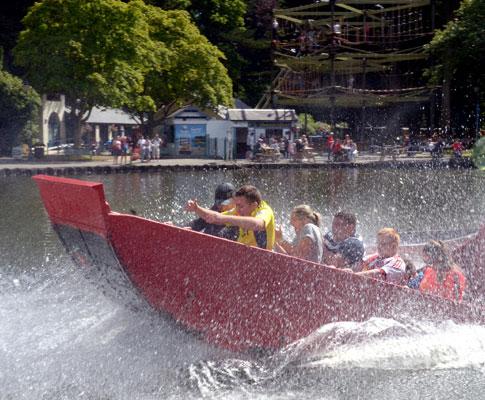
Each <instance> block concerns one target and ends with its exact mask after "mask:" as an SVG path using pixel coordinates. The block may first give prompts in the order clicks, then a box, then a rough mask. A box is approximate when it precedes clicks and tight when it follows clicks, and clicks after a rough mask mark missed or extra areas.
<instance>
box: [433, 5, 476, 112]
mask: <svg viewBox="0 0 485 400" xmlns="http://www.w3.org/2000/svg"><path fill="white" fill-rule="evenodd" d="M483 49H485V0H463V1H462V3H461V6H460V8H459V9H458V11H457V12H456V18H455V19H453V20H451V21H450V22H448V23H447V24H446V25H445V27H444V28H443V29H442V30H437V31H436V32H435V35H434V37H433V40H432V41H431V42H430V44H429V45H428V51H429V53H430V55H431V56H432V57H433V58H434V60H435V61H436V64H435V65H434V66H433V67H432V68H430V69H429V70H428V71H427V75H428V77H429V78H430V81H431V82H432V83H434V84H440V83H441V82H442V81H443V79H450V80H451V82H452V86H453V88H454V95H455V97H461V100H462V101H458V102H459V103H460V108H463V106H464V103H467V102H471V103H475V102H476V101H481V102H482V103H483V99H484V96H483V93H484V92H485V69H484V68H483V65H484V64H485V52H484V50H483ZM474 91H475V93H474ZM482 108H483V107H482Z"/></svg>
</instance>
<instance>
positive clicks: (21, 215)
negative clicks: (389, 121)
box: [0, 169, 485, 400]
mask: <svg viewBox="0 0 485 400" xmlns="http://www.w3.org/2000/svg"><path fill="white" fill-rule="evenodd" d="M81 179H86V180H96V181H101V182H103V183H104V185H105V191H106V197H107V199H108V201H109V202H110V204H111V207H112V209H113V210H115V211H120V212H130V209H134V210H136V212H137V213H138V214H139V215H141V216H144V217H148V218H152V219H157V220H160V221H172V222H173V223H175V224H181V225H183V224H186V223H187V222H188V221H189V220H190V219H191V216H190V215H187V214H186V213H185V212H184V211H183V204H184V202H185V201H186V200H187V199H188V198H190V197H196V198H198V199H199V201H200V202H201V203H202V204H206V205H210V202H211V197H212V191H213V189H214V187H215V186H216V185H217V183H219V182H221V181H224V180H226V181H231V182H233V183H234V184H235V185H236V186H237V185H240V184H243V183H251V184H255V185H256V186H258V187H259V188H260V189H261V191H262V192H263V195H264V197H265V199H267V200H268V202H269V203H270V204H271V205H272V206H273V208H274V210H275V214H276V218H277V220H278V222H279V223H281V224H282V225H283V226H284V228H286V230H287V231H288V232H289V234H291V230H290V229H289V221H288V220H289V213H290V210H291V208H292V207H294V206H295V205H298V204H301V203H307V204H310V205H311V206H313V207H314V208H316V209H317V210H319V211H320V212H321V213H322V214H323V216H324V223H325V225H326V226H327V227H328V226H329V224H330V221H331V215H332V214H333V213H335V212H337V211H339V210H352V211H354V212H355V213H356V214H357V215H358V219H359V232H360V233H361V234H362V236H363V237H364V239H365V241H366V242H367V243H372V242H373V241H374V236H375V233H376V231H377V230H378V229H379V228H381V227H383V226H393V227H396V228H397V229H398V230H399V231H400V232H411V231H420V232H422V231H429V230H432V231H449V230H461V229H464V230H470V229H474V228H477V227H478V225H479V224H480V221H483V220H484V219H485V185H484V183H485V176H484V175H483V173H480V172H478V171H392V170H379V171H371V170H359V169H352V170H350V169H341V170H332V171H319V170H300V169H298V170H264V171H256V170H238V171H210V172H207V171H206V172H204V171H195V172H162V173H146V174H138V173H134V174H126V175H102V176H89V177H86V176H83V177H81ZM0 254H1V255H2V258H1V261H0V399H1V400H3V399H103V400H104V399H198V398H208V399H285V400H286V399H364V398H365V399H409V398H417V399H422V398H426V399H443V398H451V399H482V398H483V393H484V391H485V327H482V326H473V325H456V324H454V323H452V322H450V321H443V322H442V323H440V324H427V323H422V322H420V323H418V322H416V321H409V322H408V323H406V324H403V323H398V322H396V321H393V320H386V319H371V320H369V321H366V322H363V323H353V322H341V323H336V324H330V325H325V326H322V327H321V328H320V329H318V330H317V331H315V332H313V333H312V334H311V335H310V336H309V337H307V338H304V339H302V340H301V341H299V342H297V343H294V344H292V345H291V346H289V347H288V348H285V349H283V350H282V351H280V352H278V353H276V354H274V355H271V356H266V357H264V358H260V359H251V358H248V357H246V356H240V355H235V354H229V353H227V352H225V351H223V350H220V349H216V348H214V347H211V346H210V345H208V344H206V343H203V342H201V341H199V340H198V339H196V338H195V337H193V336H191V335H190V334H188V333H185V332H184V331H183V330H182V329H181V328H180V327H177V326H175V325H174V324H173V323H172V322H171V321H169V320H165V319H164V318H163V317H160V316H159V315H155V314H153V313H151V312H149V311H133V310H129V309H126V308H124V307H123V306H121V305H119V304H116V303H114V302H113V301H111V300H109V299H107V298H106V297H104V296H103V294H102V293H100V292H98V291H97V290H96V289H95V288H94V287H92V286H91V285H90V284H89V283H88V282H87V281H85V280H84V278H83V277H82V276H81V274H80V273H79V272H78V271H77V270H76V268H75V266H74V265H73V264H72V262H71V260H70V259H69V258H68V257H67V256H66V254H65V252H64V249H63V248H62V246H61V245H60V243H59V240H58V239H57V237H56V235H55V234H54V233H53V231H52V229H51V227H50V224H49V222H48V219H47V217H46V214H45V212H44V210H43V207H42V205H41V202H40V198H39V195H38V192H37V188H36V187H35V185H34V183H33V182H32V180H31V179H29V178H27V177H15V178H13V177H11V178H3V179H0Z"/></svg>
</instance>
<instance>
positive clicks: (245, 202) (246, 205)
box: [234, 185, 262, 217]
mask: <svg viewBox="0 0 485 400" xmlns="http://www.w3.org/2000/svg"><path fill="white" fill-rule="evenodd" d="M261 201H262V198H261V193H260V192H259V190H258V189H256V188H255V187H254V186H252V185H244V186H241V187H240V188H239V189H238V190H237V192H236V193H235V194H234V204H235V206H236V209H237V212H238V214H239V215H241V216H245V217H247V216H250V215H251V213H252V212H253V211H254V210H255V209H256V208H258V207H259V205H260V204H261Z"/></svg>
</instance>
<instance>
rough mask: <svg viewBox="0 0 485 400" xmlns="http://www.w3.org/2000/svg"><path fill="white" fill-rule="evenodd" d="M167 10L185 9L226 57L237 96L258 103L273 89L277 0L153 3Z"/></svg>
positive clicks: (166, 0)
mask: <svg viewBox="0 0 485 400" xmlns="http://www.w3.org/2000/svg"><path fill="white" fill-rule="evenodd" d="M150 3H151V4H154V5H157V6H159V7H161V8H164V9H184V10H186V11H187V12H188V13H189V14H190V16H191V17H192V19H193V21H194V22H195V24H196V25H197V27H198V28H199V29H200V31H201V33H202V34H203V35H204V36H206V37H207V38H208V39H209V41H210V42H211V43H212V44H214V45H215V46H217V47H218V48H219V49H220V50H221V51H222V52H223V53H224V56H225V60H224V65H225V66H226V67H227V69H228V73H229V76H230V78H231V79H232V81H233V91H234V94H235V96H237V97H239V98H241V99H243V100H244V101H246V102H247V103H248V104H256V102H257V101H258V100H259V99H260V97H261V95H262V93H263V92H264V91H265V90H266V89H267V87H269V86H270V83H271V74H272V70H273V67H272V61H271V51H270V44H271V19H272V8H273V7H274V5H275V3H276V2H275V0H249V1H244V0H151V1H150Z"/></svg>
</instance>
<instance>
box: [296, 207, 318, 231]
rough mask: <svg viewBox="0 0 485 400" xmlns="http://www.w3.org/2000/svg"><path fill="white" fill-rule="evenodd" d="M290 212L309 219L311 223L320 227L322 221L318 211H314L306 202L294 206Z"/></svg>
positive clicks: (297, 216) (300, 217)
mask: <svg viewBox="0 0 485 400" xmlns="http://www.w3.org/2000/svg"><path fill="white" fill-rule="evenodd" d="M291 213H292V214H293V215H294V216H295V217H296V218H298V219H304V218H307V219H309V220H310V221H311V223H312V224H313V225H316V226H318V227H320V224H321V222H322V216H321V215H320V213H318V212H316V211H315V210H313V209H312V208H311V207H310V206H308V205H306V204H302V205H299V206H296V207H295V208H294V209H293V211H292V212H291Z"/></svg>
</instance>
